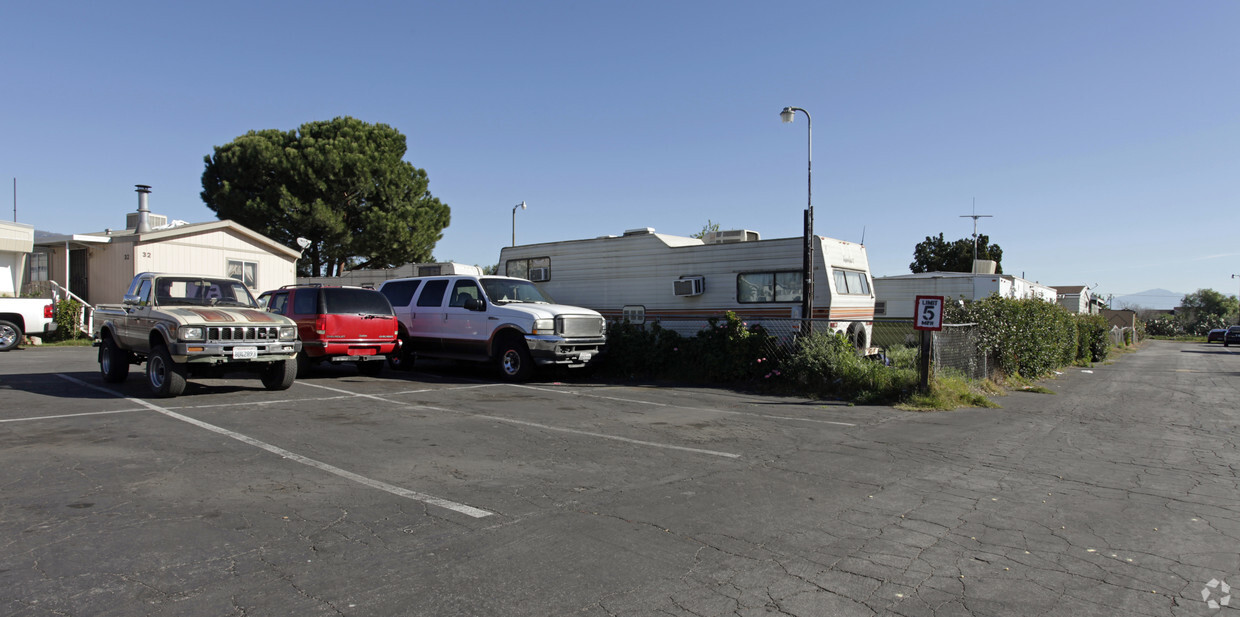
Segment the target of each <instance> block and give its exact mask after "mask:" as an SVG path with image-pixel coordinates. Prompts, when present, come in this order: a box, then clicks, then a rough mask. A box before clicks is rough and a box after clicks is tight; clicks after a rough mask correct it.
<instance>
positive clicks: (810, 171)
mask: <svg viewBox="0 0 1240 617" xmlns="http://www.w3.org/2000/svg"><path fill="white" fill-rule="evenodd" d="M798 111H799V112H801V113H803V114H805V123H806V128H807V129H808V140H807V143H808V146H807V148H808V165H807V173H806V182H807V185H808V190H807V191H806V194H805V195H806V197H805V238H804V245H805V246H804V249H803V250H802V256H801V267H802V269H803V275H804V279H803V281H802V283H801V318H802V319H804V320H805V325H804V326H803V330H804V334H809V333H810V331H811V330H812V329H813V322H812V321H810V320H811V319H813V317H814V119H813V118H811V117H810V115H809V112H808V111H805V110H804V109H801V108H800V107H785V108H784V110H783V111H781V112H779V119H780V120H782V121H783V122H785V123H791V122H792V121H793V120H794V119H796V112H798Z"/></svg>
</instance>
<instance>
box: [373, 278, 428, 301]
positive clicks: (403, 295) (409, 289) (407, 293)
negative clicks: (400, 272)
mask: <svg viewBox="0 0 1240 617" xmlns="http://www.w3.org/2000/svg"><path fill="white" fill-rule="evenodd" d="M421 283H422V281H397V282H395V283H387V284H385V285H384V286H383V289H380V290H379V293H382V294H383V295H384V296H385V297H386V298H387V299H388V302H391V303H392V306H409V303H410V302H412V301H413V292H415V291H417V290H418V285H420V284H421Z"/></svg>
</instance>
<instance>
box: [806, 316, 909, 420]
mask: <svg viewBox="0 0 1240 617" xmlns="http://www.w3.org/2000/svg"><path fill="white" fill-rule="evenodd" d="M916 353H917V351H916V349H913V350H912V356H911V357H912V358H913V361H912V362H913V363H914V364H915V362H916ZM898 355H899V358H900V360H899V361H898V362H897V363H896V366H886V365H884V364H883V363H881V362H875V361H873V360H869V359H866V358H863V357H861V356H859V355H857V349H856V347H854V346H853V345H852V343H851V342H850V341H849V340H848V339H847V337H845V336H844V335H843V334H839V333H822V332H815V333H813V334H811V335H810V336H808V337H806V338H802V339H800V340H799V341H797V344H796V348H795V350H794V351H793V353H792V356H791V357H790V358H789V359H788V360H787V361H785V362H784V372H785V373H786V377H787V379H788V381H789V382H790V383H792V384H794V385H795V387H796V388H797V389H798V390H799V391H801V392H804V393H807V394H816V395H840V396H843V397H845V398H848V399H850V400H854V401H856V402H859V403H875V402H886V401H894V400H898V399H901V398H903V397H904V396H906V395H908V394H909V393H910V392H912V391H913V390H914V389H915V388H916V387H917V381H918V380H917V371H916V370H915V369H913V368H898V366H899V364H904V363H908V358H909V354H908V353H907V352H900V353H899V354H898ZM889 357H890V356H889Z"/></svg>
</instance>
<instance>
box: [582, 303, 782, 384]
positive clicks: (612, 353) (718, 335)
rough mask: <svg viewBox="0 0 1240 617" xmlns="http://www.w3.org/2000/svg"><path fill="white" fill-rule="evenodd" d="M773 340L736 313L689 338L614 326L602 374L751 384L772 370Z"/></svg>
mask: <svg viewBox="0 0 1240 617" xmlns="http://www.w3.org/2000/svg"><path fill="white" fill-rule="evenodd" d="M774 348H775V340H774V338H773V337H771V336H770V335H769V334H767V333H766V331H765V330H764V329H763V328H762V327H761V326H758V325H754V326H749V325H748V324H746V323H745V322H743V321H741V319H740V318H739V317H737V315H736V314H735V313H732V312H729V313H727V314H726V315H725V316H724V318H723V320H722V321H720V320H719V319H718V318H712V319H710V320H709V322H708V325H707V327H706V328H705V329H703V330H701V331H700V332H698V333H697V334H695V335H694V336H691V337H686V336H682V335H680V334H678V333H676V332H675V331H673V330H667V329H665V328H663V327H661V326H660V325H659V324H658V323H652V324H649V325H644V326H638V325H633V324H631V323H629V322H627V321H626V322H623V323H620V324H615V325H613V326H612V327H611V329H609V330H608V332H607V359H606V363H605V364H604V366H603V369H602V370H603V371H604V373H605V374H608V375H610V376H612V377H618V378H625V379H631V378H642V379H670V380H678V381H690V382H695V383H738V382H748V381H754V380H757V379H758V378H760V377H761V376H762V375H763V374H764V373H769V372H770V371H771V370H772V368H773V367H774V364H773V363H772V362H771V361H770V360H769V359H768V358H767V357H766V356H767V355H768V351H769V350H772V349H774Z"/></svg>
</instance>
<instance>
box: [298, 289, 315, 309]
mask: <svg viewBox="0 0 1240 617" xmlns="http://www.w3.org/2000/svg"><path fill="white" fill-rule="evenodd" d="M318 312H319V290H317V289H298V290H297V293H296V294H295V295H294V296H293V313H295V314H297V315H314V314H317V313H318Z"/></svg>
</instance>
